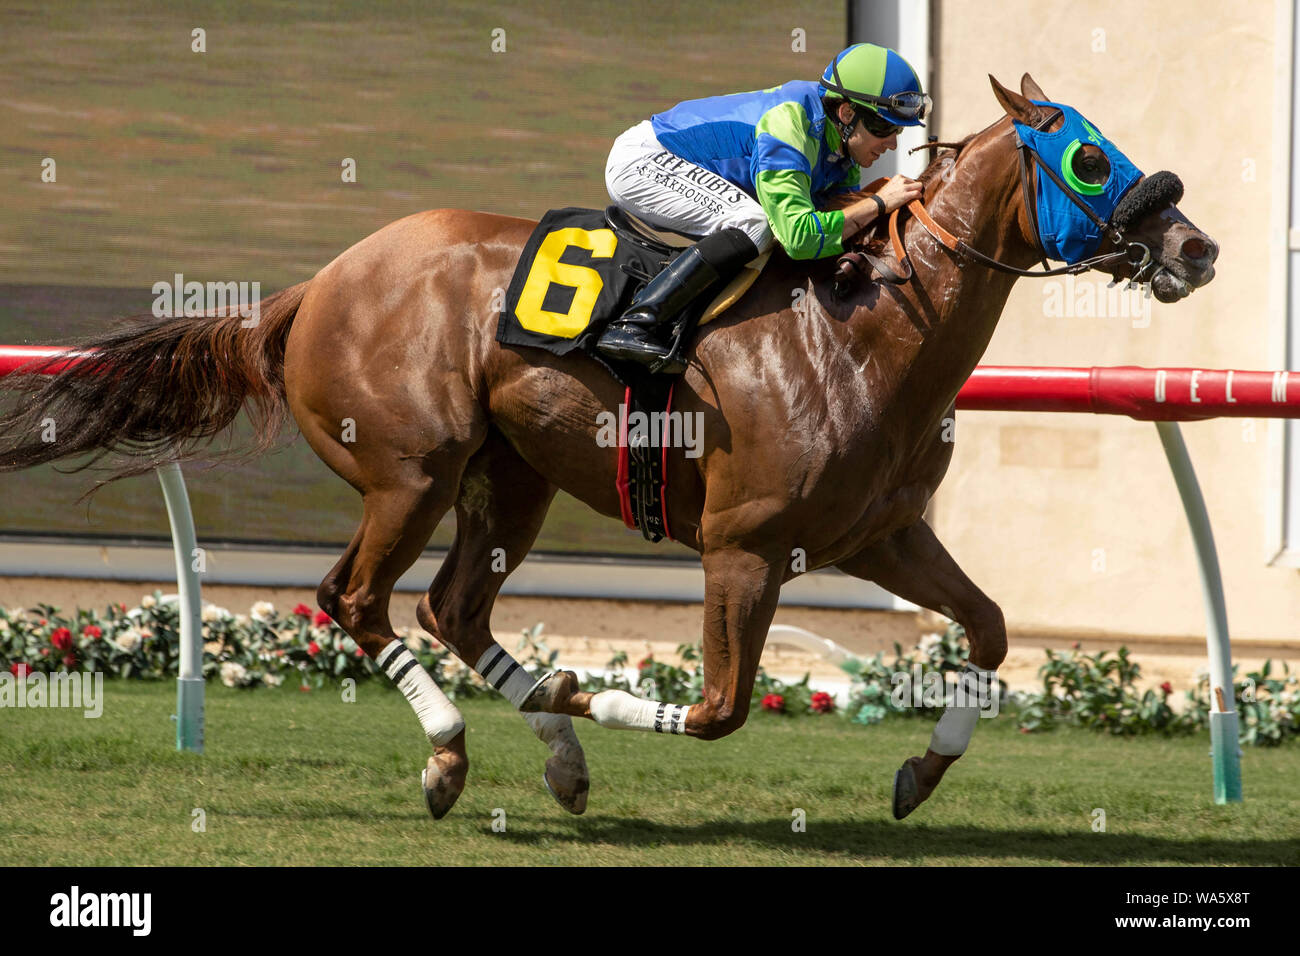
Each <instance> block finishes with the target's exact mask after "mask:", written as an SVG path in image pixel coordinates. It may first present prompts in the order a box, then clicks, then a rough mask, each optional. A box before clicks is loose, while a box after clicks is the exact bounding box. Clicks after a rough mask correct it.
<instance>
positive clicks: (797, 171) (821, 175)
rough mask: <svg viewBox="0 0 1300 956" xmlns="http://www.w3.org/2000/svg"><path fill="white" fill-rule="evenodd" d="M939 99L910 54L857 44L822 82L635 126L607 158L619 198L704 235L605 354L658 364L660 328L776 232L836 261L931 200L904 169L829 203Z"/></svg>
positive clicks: (635, 304) (631, 312)
mask: <svg viewBox="0 0 1300 956" xmlns="http://www.w3.org/2000/svg"><path fill="white" fill-rule="evenodd" d="M930 105H931V101H930V97H928V96H926V95H925V93H924V92H923V91H922V89H921V83H920V80H919V79H918V78H917V76H916V71H915V70H913V69H912V67H911V66H909V65H908V63H907V61H906V60H904V59H903V58H902V57H901V56H899V55H898V54H897V53H895V52H894V51H893V50H890V49H886V48H885V47H880V46H876V45H874V44H871V43H857V44H854V45H853V46H851V47H849V48H848V49H846V50H844V51H842V52H841V53H840V54H839V55H838V56H836V57H835V59H834V60H832V61H831V63H830V65H829V66H827V67H826V70H825V72H824V73H823V74H822V77H821V82H820V83H813V82H804V81H799V80H796V81H792V82H790V83H786V84H784V85H783V86H775V87H772V88H771V89H767V90H758V91H756V92H752V93H734V94H731V95H729V96H714V97H709V98H707V99H701V100H687V101H685V102H683V103H678V104H677V105H676V106H674V107H673V108H672V109H670V110H668V111H667V112H664V113H656V114H655V115H654V116H652V117H651V118H650V119H648V120H645V121H643V122H642V123H640V124H638V125H636V126H634V127H632V128H631V129H629V130H628V131H627V132H625V133H623V134H622V135H621V136H619V137H618V139H616V140H615V141H614V146H613V149H611V150H610V154H609V161H608V163H607V164H606V166H605V183H606V186H607V187H608V189H609V194H610V197H611V198H612V199H613V200H614V202H615V203H616V204H617V205H619V206H620V207H622V208H623V209H626V210H628V211H630V212H632V213H634V214H635V215H637V216H639V217H640V218H641V219H643V220H645V221H646V222H648V223H649V224H650V225H652V226H656V227H659V228H665V229H672V230H674V231H677V232H682V233H685V234H687V235H691V236H699V237H702V238H700V239H699V241H697V242H696V243H695V245H693V246H691V247H690V248H688V249H687V250H686V251H685V252H683V253H681V254H680V255H678V257H677V258H676V259H674V260H673V262H672V264H671V265H669V266H668V267H667V268H666V269H664V270H663V272H661V273H659V275H657V276H656V277H655V278H654V279H653V280H651V281H650V282H649V283H648V284H647V285H646V286H645V287H644V288H643V289H641V291H640V292H638V293H637V295H636V298H635V299H633V301H632V304H631V307H630V308H629V309H628V311H627V312H625V313H624V314H623V315H622V316H621V317H619V318H617V319H615V320H614V321H612V322H611V323H610V324H609V327H608V328H607V329H606V330H605V332H604V334H603V335H602V336H601V338H600V341H599V343H598V344H597V350H598V351H599V352H600V353H601V354H602V355H604V356H606V357H608V358H612V359H620V360H624V361H633V362H638V363H640V364H642V365H647V366H652V365H654V364H655V363H656V362H659V361H660V360H661V359H663V358H664V356H666V355H667V354H668V347H667V346H666V345H664V344H663V343H662V342H661V341H659V338H658V336H657V335H656V332H657V330H658V329H659V328H661V327H663V326H665V325H668V324H669V323H672V322H673V321H674V320H675V319H676V318H677V317H678V316H679V315H680V314H681V312H682V311H683V310H684V309H685V308H686V306H687V305H689V304H690V302H691V301H692V300H693V299H694V298H695V297H696V296H697V295H699V294H701V293H702V292H704V290H705V289H708V288H709V287H711V286H713V285H714V284H715V283H721V282H726V281H729V280H730V279H731V278H732V277H734V276H735V275H736V273H738V272H739V271H740V269H741V268H743V267H744V265H745V264H746V263H747V262H750V261H751V260H753V259H754V258H756V257H757V256H758V255H760V254H761V253H763V252H766V251H767V250H768V249H769V248H771V246H772V243H773V241H774V240H775V241H778V242H780V243H781V245H782V247H783V248H784V249H785V251H786V254H787V255H789V256H790V258H792V259H820V258H824V257H828V256H836V255H839V254H840V253H841V252H842V251H843V242H844V240H845V239H847V238H848V237H849V236H852V235H853V234H854V233H856V232H857V231H858V230H860V229H862V228H863V227H865V226H866V225H868V224H869V223H870V222H872V220H874V219H876V218H877V217H879V216H884V215H886V214H888V213H889V212H892V211H893V210H894V209H897V208H898V207H899V206H903V205H906V204H907V203H908V202H910V201H912V200H913V199H919V198H921V193H922V189H921V184H920V183H919V182H917V181H915V180H911V179H908V178H906V177H904V176H895V177H893V178H892V179H891V180H889V182H888V183H887V184H886V185H885V186H883V187H882V188H881V189H880V191H879V192H878V193H876V194H874V195H868V196H864V197H862V198H861V199H859V200H858V201H857V202H854V203H852V204H850V205H848V206H846V207H845V208H844V209H843V210H836V211H830V212H822V211H819V210H818V204H819V203H822V204H824V203H825V201H826V200H827V199H829V198H830V197H831V196H835V195H837V194H840V193H845V192H851V191H854V190H857V189H858V188H859V187H860V185H861V184H860V179H859V177H860V173H861V167H863V166H870V165H871V164H872V163H873V162H875V161H876V160H877V159H878V158H880V156H881V155H882V154H883V153H884V152H885V151H886V150H890V149H895V148H897V146H898V139H897V135H898V133H899V132H901V130H902V128H903V127H904V126H919V125H920V124H921V122H922V121H923V120H924V119H925V117H926V114H927V113H928V111H929V109H930ZM661 370H662V371H665V372H680V371H683V370H684V367H683V366H678V367H677V368H661Z"/></svg>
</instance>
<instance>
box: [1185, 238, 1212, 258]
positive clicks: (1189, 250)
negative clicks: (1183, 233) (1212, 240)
mask: <svg viewBox="0 0 1300 956" xmlns="http://www.w3.org/2000/svg"><path fill="white" fill-rule="evenodd" d="M1179 251H1180V252H1181V253H1182V256H1183V258H1184V259H1204V258H1205V257H1206V255H1208V254H1209V248H1208V247H1207V246H1206V244H1205V241H1204V240H1203V239H1200V238H1199V237H1197V236H1193V237H1192V238H1190V239H1186V240H1184V241H1183V244H1182V246H1181V247H1180V249H1179Z"/></svg>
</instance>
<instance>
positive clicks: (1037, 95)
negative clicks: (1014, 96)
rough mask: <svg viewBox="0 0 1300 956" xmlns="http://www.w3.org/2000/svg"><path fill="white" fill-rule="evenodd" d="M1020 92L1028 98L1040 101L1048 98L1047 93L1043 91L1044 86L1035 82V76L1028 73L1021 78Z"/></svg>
mask: <svg viewBox="0 0 1300 956" xmlns="http://www.w3.org/2000/svg"><path fill="white" fill-rule="evenodd" d="M1020 92H1021V93H1023V94H1024V95H1025V97H1026V98H1027V99H1031V100H1039V101H1040V102H1042V101H1045V100H1047V94H1046V93H1044V92H1043V88H1042V87H1041V86H1039V85H1038V84H1037V83H1035V82H1034V78H1033V77H1032V76H1030V75H1029V74H1028V73H1026V74H1025V75H1024V76H1022V77H1021V78H1020Z"/></svg>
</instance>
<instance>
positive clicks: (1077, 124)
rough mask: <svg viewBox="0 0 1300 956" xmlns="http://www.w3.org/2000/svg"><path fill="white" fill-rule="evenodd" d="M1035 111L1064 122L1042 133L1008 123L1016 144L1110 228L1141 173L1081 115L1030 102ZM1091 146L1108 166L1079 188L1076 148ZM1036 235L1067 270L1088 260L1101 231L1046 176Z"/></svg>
mask: <svg viewBox="0 0 1300 956" xmlns="http://www.w3.org/2000/svg"><path fill="white" fill-rule="evenodd" d="M1031 102H1033V103H1035V104H1037V105H1038V106H1047V107H1052V108H1055V109H1058V110H1060V111H1061V113H1062V115H1063V116H1064V122H1062V124H1061V127H1060V129H1057V130H1055V131H1052V132H1046V131H1041V130H1036V129H1033V128H1032V127H1030V126H1027V125H1026V124H1024V123H1022V122H1020V121H1019V120H1015V119H1013V120H1012V123H1013V124H1014V125H1015V129H1016V134H1017V135H1018V136H1019V137H1020V140H1021V142H1023V143H1025V144H1026V145H1027V146H1028V147H1029V148H1030V149H1032V150H1034V152H1036V153H1037V154H1038V155H1039V156H1040V157H1041V158H1042V160H1043V162H1044V163H1045V164H1046V165H1047V166H1048V167H1049V168H1050V169H1051V170H1052V171H1053V172H1055V173H1056V174H1057V175H1058V176H1060V177H1061V179H1062V180H1064V181H1065V183H1066V184H1067V186H1068V187H1070V188H1071V189H1072V191H1073V195H1074V198H1075V199H1078V200H1080V201H1082V202H1083V203H1085V204H1086V205H1087V206H1088V208H1090V209H1091V210H1092V211H1093V212H1094V213H1096V214H1097V217H1098V218H1099V219H1101V220H1102V221H1103V222H1110V219H1111V216H1112V214H1113V213H1114V212H1115V207H1116V206H1118V205H1119V202H1120V200H1121V199H1122V198H1123V197H1124V194H1125V193H1126V192H1128V190H1129V189H1130V188H1131V187H1132V186H1133V184H1134V183H1136V182H1137V181H1138V180H1139V179H1141V178H1142V175H1143V174H1142V170H1140V169H1138V168H1137V167H1136V166H1134V165H1133V163H1132V162H1130V160H1129V158H1128V157H1127V156H1125V155H1124V154H1123V153H1122V152H1120V150H1119V148H1118V147H1117V146H1116V145H1115V144H1114V143H1112V142H1111V141H1110V140H1108V139H1107V138H1106V137H1105V136H1103V135H1102V134H1101V132H1100V131H1099V130H1098V129H1097V127H1096V126H1094V125H1093V124H1092V123H1090V122H1088V120H1086V119H1084V117H1083V115H1082V114H1081V113H1080V112H1079V111H1078V110H1076V109H1074V108H1073V107H1071V106H1066V105H1065V104H1063V103H1052V102H1048V101H1042V100H1032V101H1031ZM1089 143H1091V144H1092V145H1094V146H1096V147H1097V148H1099V149H1100V150H1101V151H1102V152H1103V153H1105V155H1106V159H1107V160H1109V162H1110V170H1109V174H1108V175H1107V176H1106V179H1105V181H1104V182H1101V183H1084V182H1081V181H1080V179H1079V177H1078V176H1077V175H1076V174H1075V172H1074V170H1073V169H1072V168H1071V163H1072V161H1074V160H1076V159H1077V158H1078V156H1079V151H1080V149H1081V147H1082V146H1083V145H1085V144H1089ZM1036 199H1037V202H1038V235H1039V238H1040V240H1041V241H1042V244H1043V251H1044V252H1045V253H1046V254H1047V256H1048V258H1051V259H1056V260H1059V261H1062V262H1067V263H1070V264H1071V265H1073V264H1074V263H1076V262H1079V261H1080V260H1082V259H1086V258H1088V256H1090V255H1092V254H1093V253H1094V252H1095V251H1096V249H1097V246H1098V245H1099V244H1100V243H1101V239H1102V230H1101V229H1100V228H1099V227H1098V226H1097V225H1096V223H1094V222H1093V221H1092V220H1091V219H1089V218H1088V216H1087V215H1086V214H1085V213H1084V212H1083V210H1082V209H1080V208H1079V207H1078V206H1077V205H1075V203H1074V202H1072V201H1071V199H1070V197H1069V196H1067V195H1066V194H1065V193H1064V192H1063V191H1062V190H1061V187H1060V186H1058V185H1057V184H1056V183H1055V182H1053V180H1052V178H1051V177H1050V176H1047V175H1044V174H1043V171H1042V170H1039V171H1038V188H1037V195H1036Z"/></svg>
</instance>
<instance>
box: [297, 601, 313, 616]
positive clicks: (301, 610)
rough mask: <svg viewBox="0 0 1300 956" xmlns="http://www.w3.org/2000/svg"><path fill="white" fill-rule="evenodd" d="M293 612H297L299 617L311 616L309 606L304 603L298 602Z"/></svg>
mask: <svg viewBox="0 0 1300 956" xmlns="http://www.w3.org/2000/svg"><path fill="white" fill-rule="evenodd" d="M293 613H294V614H297V615H298V616H299V617H311V608H309V607H308V606H307V605H305V604H299V605H298V606H297V607H296V608H294V609H293Z"/></svg>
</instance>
